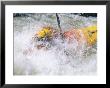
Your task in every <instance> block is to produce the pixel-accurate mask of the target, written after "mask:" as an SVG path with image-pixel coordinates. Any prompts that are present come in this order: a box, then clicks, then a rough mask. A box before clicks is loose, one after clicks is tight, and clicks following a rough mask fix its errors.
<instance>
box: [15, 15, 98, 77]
mask: <svg viewBox="0 0 110 88" xmlns="http://www.w3.org/2000/svg"><path fill="white" fill-rule="evenodd" d="M59 16H60V20H61V27H62V28H63V30H64V31H65V30H67V29H68V28H82V27H85V26H89V25H93V24H96V22H97V19H96V18H95V17H88V18H86V17H81V16H79V15H73V14H72V15H71V14H66V15H65V14H60V15H59ZM39 18H40V19H39ZM45 25H51V26H53V27H55V28H58V26H57V22H56V18H55V14H35V15H32V16H29V17H14V75H91V74H92V75H93V74H96V70H97V67H96V65H97V58H96V54H97V53H96V51H97V49H96V46H94V47H92V48H87V47H86V51H87V52H86V51H85V44H82V46H81V48H80V49H77V46H78V44H77V41H74V43H73V44H67V43H66V42H64V43H62V41H61V40H60V39H55V40H54V41H55V43H56V46H54V47H51V48H50V49H48V50H44V49H40V50H38V49H34V45H33V44H32V43H31V40H32V36H33V35H34V34H35V32H36V31H38V30H39V28H40V27H41V26H45ZM27 49H33V51H32V52H30V53H28V54H27V55H25V54H23V52H24V51H25V50H27Z"/></svg>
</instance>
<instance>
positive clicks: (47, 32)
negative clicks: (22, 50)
mask: <svg viewBox="0 0 110 88" xmlns="http://www.w3.org/2000/svg"><path fill="white" fill-rule="evenodd" d="M52 35H53V31H52V28H51V27H43V28H42V29H41V30H40V31H38V32H37V33H36V36H37V37H38V38H39V39H42V38H51V37H52Z"/></svg>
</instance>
